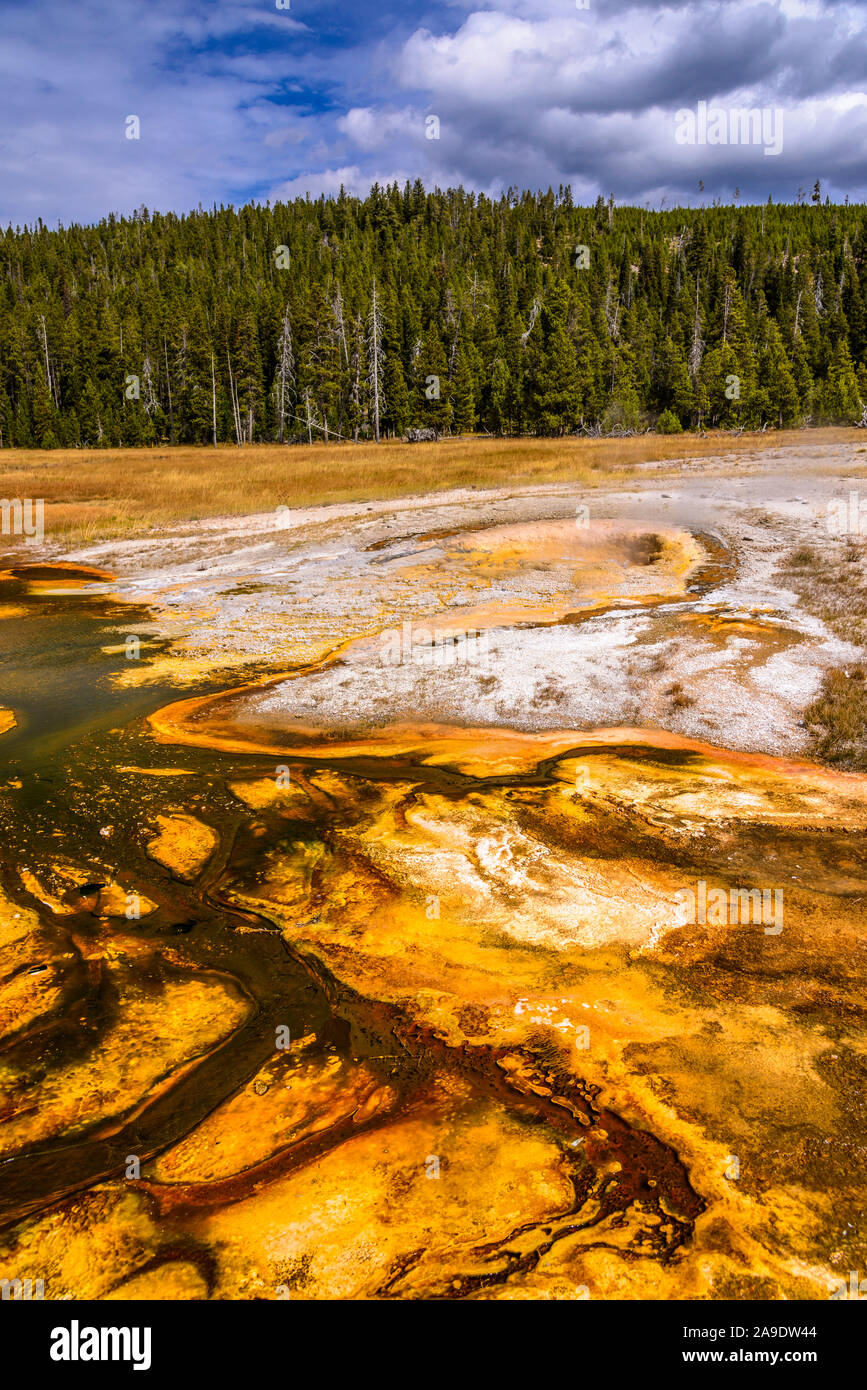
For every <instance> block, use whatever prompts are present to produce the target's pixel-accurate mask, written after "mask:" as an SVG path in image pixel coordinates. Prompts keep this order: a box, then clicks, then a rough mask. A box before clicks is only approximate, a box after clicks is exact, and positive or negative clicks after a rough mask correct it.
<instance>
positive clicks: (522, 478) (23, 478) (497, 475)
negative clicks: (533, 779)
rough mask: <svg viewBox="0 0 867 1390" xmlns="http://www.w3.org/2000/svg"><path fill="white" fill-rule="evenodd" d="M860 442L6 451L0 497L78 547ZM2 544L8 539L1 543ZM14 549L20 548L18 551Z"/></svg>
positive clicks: (651, 440)
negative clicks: (663, 464)
mask: <svg viewBox="0 0 867 1390" xmlns="http://www.w3.org/2000/svg"><path fill="white" fill-rule="evenodd" d="M856 441H857V442H859V443H863V442H864V436H863V434H860V433H859V432H858V431H857V430H854V429H827V430H811V431H809V432H808V433H807V432H804V431H801V430H797V431H780V432H777V433H765V434H753V435H749V434H745V435H740V436H733V435H729V434H724V433H719V434H708V435H706V436H705V437H699V436H696V435H689V434H683V435H667V436H660V435H638V436H635V437H633V438H629V439H572V438H570V439H532V438H522V439H490V438H480V437H476V438H458V439H443V440H440V441H439V443H436V444H404V443H403V442H402V441H400V440H393V441H388V442H386V443H383V444H379V445H376V444H369V443H364V444H357V445H354V444H313V445H310V446H308V445H304V446H299V445H292V446H285V447H280V446H278V445H252V446H250V447H247V448H244V449H236V448H233V447H232V446H231V445H223V446H221V447H220V448H219V449H216V450H215V449H207V448H169V447H167V446H166V447H162V448H153V449H102V450H78V449H55V450H50V451H46V450H38V449H8V450H4V451H3V452H2V453H0V497H10V498H11V497H20V498H31V497H32V498H40V497H41V498H43V499H44V501H45V529H46V534H47V536H48V537H49V539H51V538H54V539H57V538H61V539H63V540H64V541H65V542H67V543H69V544H78V545H80V544H85V543H87V542H90V541H96V540H103V539H108V538H111V537H114V536H123V535H129V534H135V533H140V532H142V531H147V530H150V529H151V528H153V527H158V526H163V525H167V524H169V523H173V522H175V523H176V522H179V521H192V520H196V519H199V518H201V517H209V516H227V515H240V514H243V513H249V512H259V511H268V510H270V509H271V508H273V507H277V506H279V505H281V504H283V505H286V506H289V507H302V506H309V505H312V504H315V503H323V502H348V501H354V502H363V501H374V500H380V499H383V498H388V497H401V496H409V495H412V494H414V493H427V492H437V491H442V490H444V489H448V488H454V487H468V486H478V487H502V486H508V485H509V484H528V483H545V482H581V483H582V484H584V485H587V486H593V485H594V483H599V482H603V481H604V480H605V478H606V475H608V474H610V473H611V472H614V471H617V470H622V469H625V470H628V469H629V468H631V467H633V466H634V465H636V464H638V463H642V462H646V461H650V460H666V459H671V460H673V461H676V460H680V459H687V458H699V457H706V456H708V455H713V454H716V455H719V454H721V453H731V454H739V453H744V452H752V451H754V450H755V449H757V448H761V449H766V448H772V447H780V446H781V445H785V444H793V443H798V444H806V443H816V444H821V443H847V442H853V443H854V442H856ZM10 540H11V541H12V543H13V544H15V543H16V541H17V538H10ZM18 543H20V542H18Z"/></svg>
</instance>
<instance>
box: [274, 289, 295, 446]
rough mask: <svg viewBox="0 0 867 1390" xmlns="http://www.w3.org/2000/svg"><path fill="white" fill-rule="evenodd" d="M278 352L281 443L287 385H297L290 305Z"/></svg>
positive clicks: (284, 319)
mask: <svg viewBox="0 0 867 1390" xmlns="http://www.w3.org/2000/svg"><path fill="white" fill-rule="evenodd" d="M277 353H278V357H279V366H278V367H277V381H278V384H279V393H278V413H279V417H280V443H281V444H282V443H283V428H284V422H285V419H286V387H287V385H288V384H289V383H291V384H292V386H294V385H295V356H294V353H293V351H292V325H291V323H290V321H289V305H288V304H287V305H286V312H285V313H284V315H283V324H282V327H281V330H280V338H279V340H278V343H277Z"/></svg>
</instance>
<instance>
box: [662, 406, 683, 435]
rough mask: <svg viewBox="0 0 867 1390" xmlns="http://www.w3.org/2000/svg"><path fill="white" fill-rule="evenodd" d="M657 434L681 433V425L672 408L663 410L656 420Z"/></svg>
mask: <svg viewBox="0 0 867 1390" xmlns="http://www.w3.org/2000/svg"><path fill="white" fill-rule="evenodd" d="M656 432H657V434H683V426H682V425H681V423H680V421H679V420H678V418H677V416H676V415H675V413H674V411H673V410H664V411H663V412H662V414H661V415H660V417H659V419H658V420H657V422H656Z"/></svg>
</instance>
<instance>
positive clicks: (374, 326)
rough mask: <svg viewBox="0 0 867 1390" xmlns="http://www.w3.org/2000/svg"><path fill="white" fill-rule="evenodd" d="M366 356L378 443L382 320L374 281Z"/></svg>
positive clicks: (377, 440)
mask: <svg viewBox="0 0 867 1390" xmlns="http://www.w3.org/2000/svg"><path fill="white" fill-rule="evenodd" d="M367 355H368V363H369V372H370V389H371V391H372V392H373V431H374V438H375V439H376V442H377V444H378V443H379V413H380V407H381V406H382V405H383V404H384V401H383V400H382V394H381V389H380V384H379V378H380V374H381V371H382V319H381V316H380V312H379V303H378V301H377V297H376V280H374V282H373V298H372V301H371V307H370V326H369V329H368V334H367Z"/></svg>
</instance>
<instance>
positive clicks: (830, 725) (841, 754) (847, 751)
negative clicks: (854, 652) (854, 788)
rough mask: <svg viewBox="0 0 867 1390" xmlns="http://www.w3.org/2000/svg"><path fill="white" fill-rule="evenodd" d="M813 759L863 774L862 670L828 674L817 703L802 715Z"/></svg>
mask: <svg viewBox="0 0 867 1390" xmlns="http://www.w3.org/2000/svg"><path fill="white" fill-rule="evenodd" d="M804 722H805V723H806V724H807V726H808V728H809V729H810V730H811V732H812V735H813V748H814V752H815V754H816V756H817V757H819V758H821V759H822V761H823V762H827V763H831V764H832V765H833V766H834V767H843V768H847V769H849V770H851V771H854V772H867V686H865V677H864V667H863V666H854V667H852V668H851V669H850V670H848V671H846V670H842V669H841V668H837V669H836V670H832V671H828V672H827V673H826V675H825V678H824V680H823V682H822V690H821V693H820V695H819V698H818V699H817V700H814V701H813V703H812V704H811V705H810V706H809V708H808V709H807V710H805V712H804Z"/></svg>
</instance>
